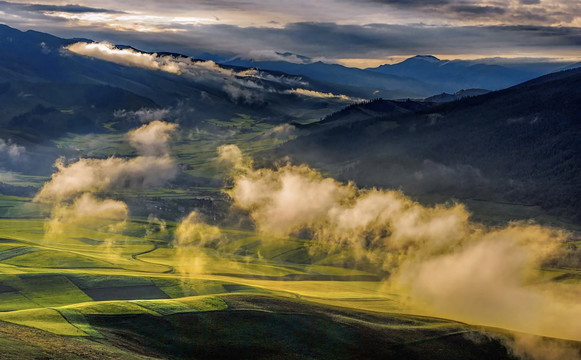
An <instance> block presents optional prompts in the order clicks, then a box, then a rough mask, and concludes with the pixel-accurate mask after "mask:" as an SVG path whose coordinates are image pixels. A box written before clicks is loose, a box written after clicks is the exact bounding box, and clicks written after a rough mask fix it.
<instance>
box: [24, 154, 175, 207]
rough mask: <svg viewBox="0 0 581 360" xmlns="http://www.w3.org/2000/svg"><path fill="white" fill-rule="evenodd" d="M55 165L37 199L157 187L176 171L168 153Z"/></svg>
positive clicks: (56, 198)
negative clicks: (55, 170) (130, 188)
mask: <svg viewBox="0 0 581 360" xmlns="http://www.w3.org/2000/svg"><path fill="white" fill-rule="evenodd" d="M55 166H56V168H57V172H56V173H54V174H53V175H52V177H51V181H50V182H48V183H46V184H45V185H44V186H43V187H42V189H41V190H40V192H39V193H38V194H37V195H36V197H35V199H36V200H38V201H47V202H53V201H60V200H66V199H71V198H74V197H76V196H77V195H79V194H82V193H85V192H91V193H98V192H102V191H105V190H108V189H111V188H116V187H117V188H118V187H141V186H158V185H161V184H163V183H164V182H166V181H168V180H170V179H172V178H174V177H175V175H176V174H177V167H176V163H175V161H174V159H173V158H171V157H170V156H161V157H154V156H139V157H136V158H133V159H128V160H126V159H120V158H115V157H111V158H108V159H80V160H78V161H77V162H74V163H72V164H70V165H65V163H64V162H63V160H62V159H60V160H58V161H57V162H56V164H55Z"/></svg>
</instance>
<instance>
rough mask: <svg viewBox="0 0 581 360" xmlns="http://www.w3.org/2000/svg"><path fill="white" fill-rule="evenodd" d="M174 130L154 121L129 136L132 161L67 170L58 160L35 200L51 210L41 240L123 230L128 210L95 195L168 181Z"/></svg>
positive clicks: (92, 162)
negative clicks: (79, 230)
mask: <svg viewBox="0 0 581 360" xmlns="http://www.w3.org/2000/svg"><path fill="white" fill-rule="evenodd" d="M176 127H177V125H175V124H169V123H165V122H161V121H153V122H151V123H150V124H147V125H143V126H141V127H140V128H138V129H135V130H132V131H130V132H129V133H128V134H127V137H128V139H129V142H130V144H131V145H132V146H134V147H135V148H136V149H137V150H138V152H140V153H141V154H142V155H141V156H137V157H135V158H131V159H121V158H116V157H110V158H108V159H80V160H78V161H76V162H74V163H72V164H69V165H66V164H65V163H64V160H63V159H59V160H58V161H57V162H56V164H55V166H56V168H57V171H56V172H55V173H54V174H53V175H52V177H51V180H50V181H49V182H47V183H45V184H44V186H43V187H42V188H41V189H40V191H39V192H38V193H37V194H36V196H35V198H34V200H35V201H40V202H44V203H48V204H51V205H52V211H51V217H50V218H49V219H47V221H46V223H45V227H46V236H47V237H49V238H50V239H51V241H59V238H58V235H59V234H61V233H63V232H66V231H67V230H68V229H70V228H71V227H85V228H91V229H95V230H100V231H119V230H122V229H123V227H124V226H125V223H126V220H127V218H128V216H129V208H128V206H127V204H125V203H124V202H122V201H118V200H114V199H99V198H97V197H96V196H95V195H97V194H101V193H104V192H106V191H108V190H112V189H116V188H127V187H129V188H140V187H147V186H158V185H161V184H163V183H164V182H166V181H169V180H171V179H173V178H174V177H175V176H176V174H177V166H176V163H175V160H174V159H173V158H172V157H171V156H170V154H169V145H168V143H169V141H170V140H171V139H170V138H171V134H172V133H173V132H174V131H175V129H176ZM160 224H161V223H160ZM150 227H151V226H150ZM159 227H160V229H161V228H162V227H165V225H163V226H162V225H160V226H159ZM148 231H149V228H148ZM105 245H106V246H105V249H104V250H105V251H106V252H108V253H111V252H112V251H113V247H112V245H113V244H112V243H111V242H110V241H108V242H106V244H105ZM117 255H118V254H117Z"/></svg>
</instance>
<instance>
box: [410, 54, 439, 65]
mask: <svg viewBox="0 0 581 360" xmlns="http://www.w3.org/2000/svg"><path fill="white" fill-rule="evenodd" d="M412 59H418V60H423V61H428V62H432V63H436V62H440V59H438V58H437V57H435V56H433V55H416V56H414V57H413V58H412Z"/></svg>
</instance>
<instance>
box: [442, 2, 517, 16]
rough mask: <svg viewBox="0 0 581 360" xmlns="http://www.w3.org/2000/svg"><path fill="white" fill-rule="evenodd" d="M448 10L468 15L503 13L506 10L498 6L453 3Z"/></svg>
mask: <svg viewBox="0 0 581 360" xmlns="http://www.w3.org/2000/svg"><path fill="white" fill-rule="evenodd" d="M450 10H452V11H454V12H457V13H461V14H463V15H469V16H470V15H475V16H491V15H502V14H505V13H506V11H507V10H506V9H505V8H503V7H499V6H473V5H455V6H451V7H450Z"/></svg>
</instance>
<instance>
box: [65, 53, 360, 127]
mask: <svg viewBox="0 0 581 360" xmlns="http://www.w3.org/2000/svg"><path fill="white" fill-rule="evenodd" d="M66 49H67V50H68V51H70V52H72V53H75V54H77V55H82V56H90V57H93V58H96V59H100V60H104V61H109V62H113V63H116V64H120V65H125V66H135V67H140V68H143V69H148V70H156V71H164V72H168V73H172V74H176V75H180V76H184V77H187V78H190V79H192V80H195V81H199V82H210V83H213V84H215V85H216V84H217V86H219V87H220V88H221V89H222V90H223V91H224V92H225V93H226V94H228V96H229V97H230V99H231V100H232V101H234V102H239V101H242V102H245V103H256V102H258V103H260V102H263V101H264V96H265V95H266V94H269V93H283V94H295V95H301V96H308V97H317V98H327V99H336V100H340V101H357V99H352V98H350V97H348V96H345V95H335V94H331V93H320V92H317V91H312V90H306V89H303V88H301V86H307V85H308V83H307V82H306V81H304V80H302V78H301V77H296V76H293V77H289V76H283V75H281V76H275V75H273V74H270V73H268V72H265V71H259V70H254V69H249V70H243V71H235V70H232V69H229V68H225V67H222V66H220V65H218V64H216V63H215V62H214V61H211V60H208V61H194V60H192V59H190V58H178V57H173V56H160V55H158V54H156V53H153V54H148V53H142V52H139V51H136V50H133V49H119V48H117V47H115V46H114V45H112V44H110V43H106V42H103V43H85V42H78V43H75V44H72V45H69V46H67V47H66ZM265 82H268V83H271V84H270V85H269V84H267V83H265ZM273 83H276V84H280V85H284V86H287V87H295V88H294V89H291V90H278V89H277V88H276V87H275V86H273V85H274V84H273ZM271 85H272V86H271ZM120 114H121V113H120ZM155 120H159V119H155Z"/></svg>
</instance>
